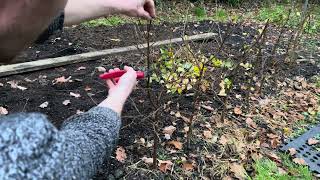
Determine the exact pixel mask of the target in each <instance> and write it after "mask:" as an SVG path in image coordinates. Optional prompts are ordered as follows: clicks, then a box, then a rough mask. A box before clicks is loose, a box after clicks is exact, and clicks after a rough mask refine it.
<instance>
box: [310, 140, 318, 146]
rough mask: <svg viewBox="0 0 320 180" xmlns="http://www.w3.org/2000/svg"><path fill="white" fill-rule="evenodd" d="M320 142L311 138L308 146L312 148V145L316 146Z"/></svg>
mask: <svg viewBox="0 0 320 180" xmlns="http://www.w3.org/2000/svg"><path fill="white" fill-rule="evenodd" d="M319 142H320V141H319V140H317V139H314V138H310V139H308V144H309V145H310V146H311V145H315V144H318V143H319Z"/></svg>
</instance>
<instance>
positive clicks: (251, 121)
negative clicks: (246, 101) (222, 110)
mask: <svg viewBox="0 0 320 180" xmlns="http://www.w3.org/2000/svg"><path fill="white" fill-rule="evenodd" d="M246 123H247V125H248V126H249V127H252V128H254V129H256V128H257V127H258V126H257V124H256V123H255V122H254V121H253V120H252V119H251V118H247V119H246Z"/></svg>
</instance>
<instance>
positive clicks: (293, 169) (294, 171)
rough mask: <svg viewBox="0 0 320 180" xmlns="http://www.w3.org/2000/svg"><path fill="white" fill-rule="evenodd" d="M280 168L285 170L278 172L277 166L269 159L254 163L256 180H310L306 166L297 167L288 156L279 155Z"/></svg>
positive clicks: (309, 173)
mask: <svg viewBox="0 0 320 180" xmlns="http://www.w3.org/2000/svg"><path fill="white" fill-rule="evenodd" d="M280 157H281V160H282V166H283V167H284V168H285V169H286V170H287V171H286V172H280V171H279V168H278V166H277V164H276V163H275V162H273V161H271V160H270V159H267V158H262V159H260V160H258V161H256V162H255V164H254V168H255V171H256V176H255V178H254V179H256V180H278V179H279V180H281V179H283V180H287V179H297V180H298V179H305V180H309V179H310V180H311V179H312V173H311V172H310V171H309V169H308V167H307V166H301V165H297V164H295V163H294V162H292V160H291V159H290V157H289V155H286V154H280Z"/></svg>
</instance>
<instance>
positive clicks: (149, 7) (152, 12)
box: [143, 0, 156, 18]
mask: <svg viewBox="0 0 320 180" xmlns="http://www.w3.org/2000/svg"><path fill="white" fill-rule="evenodd" d="M143 8H144V10H145V11H146V12H148V13H149V16H151V17H152V18H155V17H156V7H155V3H154V1H153V0H146V1H145V3H144V6H143Z"/></svg>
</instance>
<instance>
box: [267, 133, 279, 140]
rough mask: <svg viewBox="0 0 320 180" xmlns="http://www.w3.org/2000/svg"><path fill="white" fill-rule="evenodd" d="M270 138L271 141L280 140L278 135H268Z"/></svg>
mask: <svg viewBox="0 0 320 180" xmlns="http://www.w3.org/2000/svg"><path fill="white" fill-rule="evenodd" d="M267 136H268V138H270V139H276V138H279V136H278V135H275V134H267Z"/></svg>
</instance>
